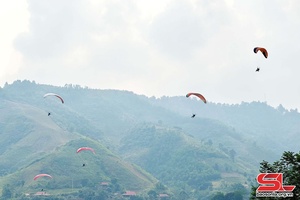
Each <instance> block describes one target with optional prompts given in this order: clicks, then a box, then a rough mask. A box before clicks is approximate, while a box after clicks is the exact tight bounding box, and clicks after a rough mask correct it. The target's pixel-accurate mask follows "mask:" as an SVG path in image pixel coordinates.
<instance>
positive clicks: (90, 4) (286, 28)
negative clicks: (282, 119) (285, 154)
mask: <svg viewBox="0 0 300 200" xmlns="http://www.w3.org/2000/svg"><path fill="white" fill-rule="evenodd" d="M28 5H29V6H28V9H27V6H26V3H24V4H23V6H21V7H19V10H18V9H17V8H15V7H13V4H11V6H12V10H14V12H15V16H14V15H11V14H9V13H5V14H2V15H4V16H3V17H1V18H9V16H10V17H11V18H9V19H10V20H9V23H7V22H5V23H3V22H2V21H1V24H3V25H2V27H1V29H2V31H1V32H3V31H5V39H6V40H3V39H2V40H1V42H7V43H6V44H5V47H6V49H10V51H13V52H14V53H12V54H11V53H10V55H13V57H14V58H16V60H18V61H14V63H13V64H12V63H10V64H8V65H7V66H14V69H13V70H8V68H6V69H4V68H3V67H2V68H1V70H2V74H5V75H2V76H1V77H0V78H1V79H0V80H1V82H2V84H3V83H4V82H5V81H12V80H13V78H22V79H30V80H35V81H37V82H41V83H49V84H54V85H64V84H65V83H74V84H81V85H84V86H85V85H87V86H90V87H95V88H116V89H125V90H132V91H134V92H137V93H141V94H146V95H148V96H152V95H156V96H161V95H184V94H185V93H186V92H189V91H197V92H201V93H203V94H204V95H206V96H207V99H208V100H210V101H214V102H222V103H223V102H226V103H239V102H241V101H253V100H260V101H268V102H269V103H270V104H271V105H273V106H277V105H278V104H283V105H284V106H287V107H290V108H293V107H298V108H300V103H299V102H300V101H299V99H300V94H299V92H298V91H300V90H299V89H300V82H299V81H298V80H299V75H298V74H300V68H299V67H298V63H299V59H298V57H299V56H298V52H299V50H300V49H299V48H300V47H299V45H298V43H299V27H300V26H299V23H300V14H299V12H298V10H299V9H298V8H299V4H298V2H297V1H296V0H294V1H293V0H277V1H271V0H266V1H261V0H253V1H238V0H226V1H215V0H207V1H203V0H201V1H200V0H187V1H178V0H163V1H159V0H153V1H149V0H126V1H125V0H102V1H94V0H90V1H84V2H83V1H80V0H69V1H59V0H53V1H46V0H40V1H32V0H29V1H28ZM20 9H21V10H20ZM17 11H18V14H16V12H17ZM28 12H29V13H30V15H29V14H28ZM0 13H1V12H0ZM12 16H13V17H12ZM24 16H25V17H24ZM29 16H30V18H29ZM12 25H14V26H13V27H14V28H12ZM22 32H23V33H22ZM13 40H14V43H13ZM8 41H9V42H8ZM13 44H14V45H15V46H14V47H15V49H14V48H13ZM255 46H263V47H266V48H267V49H268V51H269V58H268V59H264V58H263V57H262V56H261V55H259V54H254V53H253V48H254V47H255ZM0 48H1V49H0V51H1V54H3V55H8V54H7V51H5V48H2V47H0ZM16 50H18V52H19V53H17V51H16ZM5 57H9V56H5ZM8 60H9V59H6V60H5V61H1V63H0V64H2V63H5V62H6V63H7V62H8ZM258 65H259V66H260V67H261V71H260V72H259V73H256V72H255V69H256V67H257V66H258Z"/></svg>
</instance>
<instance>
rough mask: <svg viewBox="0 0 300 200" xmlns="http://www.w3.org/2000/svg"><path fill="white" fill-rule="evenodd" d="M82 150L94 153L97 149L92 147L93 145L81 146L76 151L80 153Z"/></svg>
mask: <svg viewBox="0 0 300 200" xmlns="http://www.w3.org/2000/svg"><path fill="white" fill-rule="evenodd" d="M81 151H91V152H93V154H96V153H95V150H94V149H92V148H91V147H80V148H79V149H77V151H76V153H79V152H81Z"/></svg>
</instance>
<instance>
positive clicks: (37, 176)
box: [33, 174, 52, 181]
mask: <svg viewBox="0 0 300 200" xmlns="http://www.w3.org/2000/svg"><path fill="white" fill-rule="evenodd" d="M40 177H48V178H51V179H52V176H50V175H49V174H38V175H36V176H35V177H34V178H33V180H34V181H35V180H36V179H38V178H40Z"/></svg>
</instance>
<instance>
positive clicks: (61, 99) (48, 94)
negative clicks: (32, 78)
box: [44, 93, 64, 103]
mask: <svg viewBox="0 0 300 200" xmlns="http://www.w3.org/2000/svg"><path fill="white" fill-rule="evenodd" d="M48 96H55V97H57V98H59V99H60V101H61V103H64V100H63V98H62V97H61V96H59V95H58V94H55V93H47V94H45V95H44V98H46V97H48Z"/></svg>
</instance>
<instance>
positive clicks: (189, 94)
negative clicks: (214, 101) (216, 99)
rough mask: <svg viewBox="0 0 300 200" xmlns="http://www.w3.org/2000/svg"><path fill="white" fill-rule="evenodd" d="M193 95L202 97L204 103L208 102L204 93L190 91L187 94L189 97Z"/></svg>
mask: <svg viewBox="0 0 300 200" xmlns="http://www.w3.org/2000/svg"><path fill="white" fill-rule="evenodd" d="M191 95H195V96H196V97H198V98H200V99H201V100H202V101H203V102H204V103H206V102H207V101H206V99H205V98H204V96H203V95H202V94H199V93H194V92H190V93H188V94H187V95H186V97H187V98H188V97H189V96H191Z"/></svg>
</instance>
